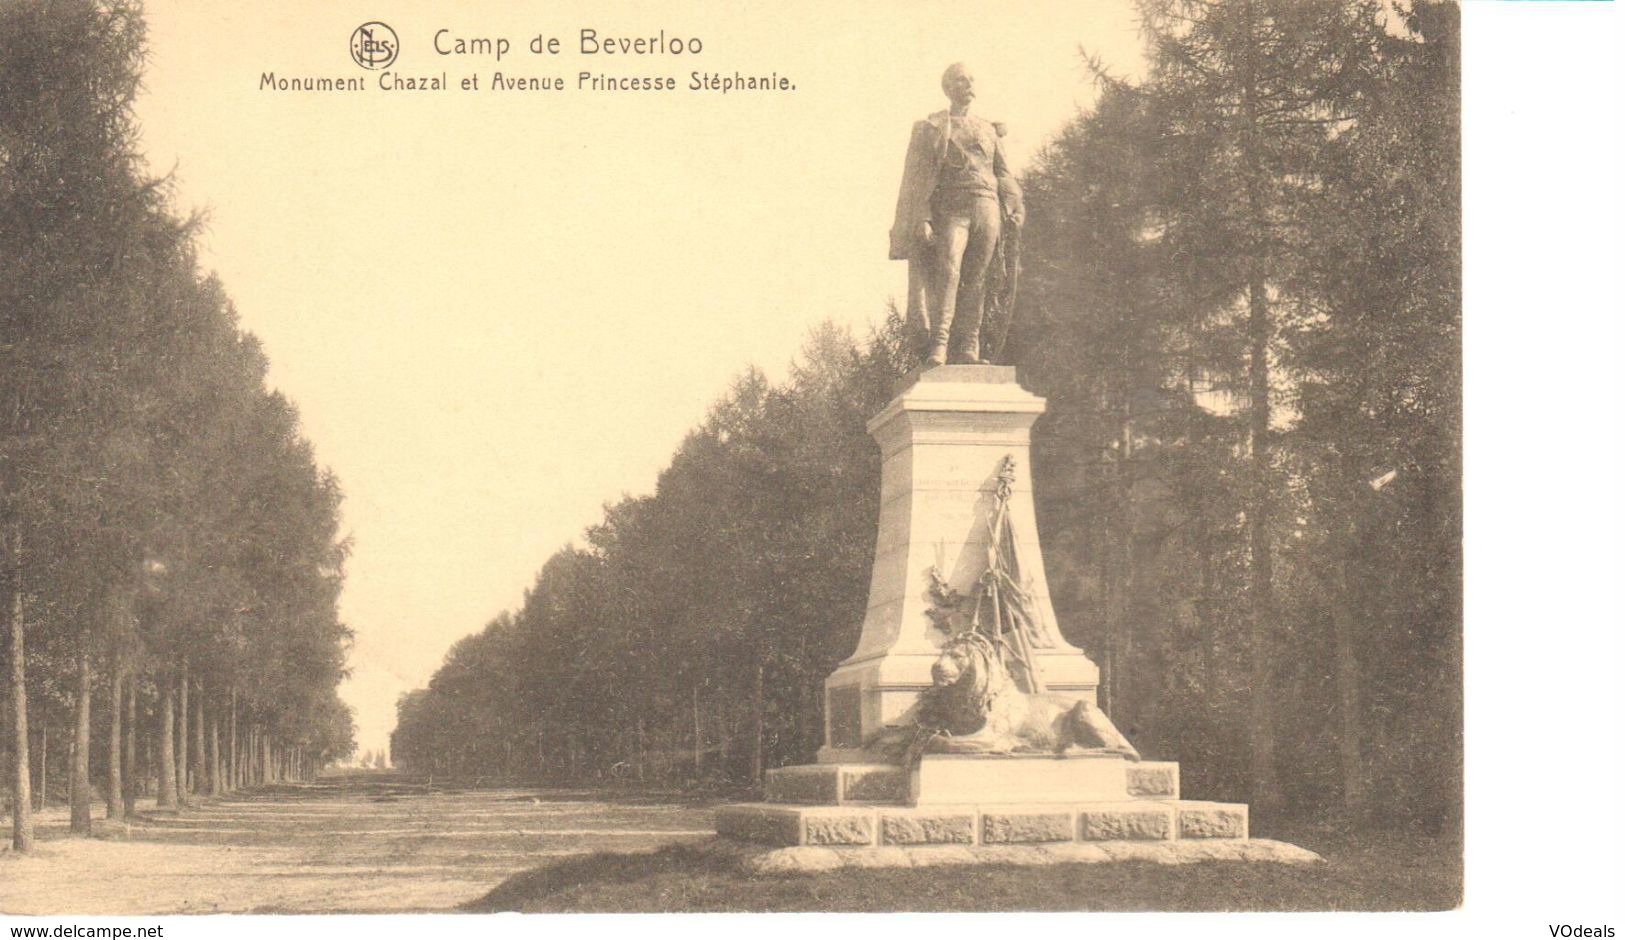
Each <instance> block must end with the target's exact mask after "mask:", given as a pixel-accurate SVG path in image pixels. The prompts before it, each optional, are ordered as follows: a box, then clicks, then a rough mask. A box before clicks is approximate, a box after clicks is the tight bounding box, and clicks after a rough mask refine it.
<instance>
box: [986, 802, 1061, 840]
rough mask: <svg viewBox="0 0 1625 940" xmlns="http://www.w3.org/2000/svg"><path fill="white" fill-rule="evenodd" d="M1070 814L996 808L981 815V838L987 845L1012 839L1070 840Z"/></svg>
mask: <svg viewBox="0 0 1625 940" xmlns="http://www.w3.org/2000/svg"><path fill="white" fill-rule="evenodd" d="M1073 825H1074V824H1073V817H1072V814H1071V813H1070V812H1067V813H1057V812H1022V811H1005V810H996V811H990V812H984V813H983V814H982V841H983V842H985V843H988V844H1001V843H1013V842H1071V841H1072V838H1073Z"/></svg>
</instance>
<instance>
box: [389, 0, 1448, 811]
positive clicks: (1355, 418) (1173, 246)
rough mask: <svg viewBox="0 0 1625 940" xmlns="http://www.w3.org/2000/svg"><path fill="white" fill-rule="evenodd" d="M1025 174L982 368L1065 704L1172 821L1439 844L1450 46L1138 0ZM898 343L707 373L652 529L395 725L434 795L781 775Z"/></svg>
mask: <svg viewBox="0 0 1625 940" xmlns="http://www.w3.org/2000/svg"><path fill="white" fill-rule="evenodd" d="M1140 12H1141V19H1142V24H1143V29H1144V34H1145V38H1146V42H1147V58H1148V62H1149V68H1148V71H1147V74H1146V77H1145V78H1144V79H1143V80H1140V81H1135V82H1130V81H1126V80H1122V79H1119V78H1116V77H1114V76H1113V75H1111V74H1110V71H1109V69H1108V68H1107V67H1106V66H1105V65H1104V64H1103V63H1100V62H1098V61H1097V60H1095V59H1093V58H1091V57H1089V56H1088V54H1087V51H1086V50H1085V51H1084V58H1085V61H1086V62H1087V63H1088V64H1089V66H1090V68H1091V70H1092V72H1093V74H1094V76H1095V79H1096V81H1097V82H1098V84H1099V88H1100V95H1099V97H1098V100H1097V102H1096V104H1095V105H1094V106H1093V107H1092V108H1091V109H1090V110H1088V111H1087V112H1084V113H1080V114H1078V115H1077V116H1076V117H1075V118H1074V119H1073V120H1072V121H1070V122H1069V123H1068V124H1067V125H1066V126H1065V127H1063V128H1062V129H1061V130H1060V131H1059V132H1058V133H1057V134H1056V135H1055V136H1054V138H1053V139H1052V141H1051V142H1050V143H1049V144H1048V145H1047V146H1046V147H1045V148H1044V149H1043V151H1042V152H1041V153H1040V155H1039V156H1038V158H1037V160H1036V161H1035V163H1034V165H1033V166H1032V167H1031V169H1030V170H1029V171H1028V172H1027V173H1026V174H1025V178H1024V188H1025V190H1026V199H1027V208H1028V224H1027V228H1026V231H1025V233H1024V245H1023V260H1024V265H1025V273H1024V281H1023V284H1022V296H1021V298H1020V301H1019V316H1018V320H1017V322H1016V325H1015V327H1014V330H1013V333H1012V336H1011V340H1010V344H1011V347H1012V348H1013V350H1014V354H1013V358H1014V360H1015V361H1016V362H1017V363H1019V365H1020V367H1021V378H1022V381H1023V383H1024V384H1025V385H1027V387H1029V388H1031V389H1032V390H1034V391H1035V392H1037V393H1039V394H1041V395H1044V396H1045V397H1046V398H1047V399H1048V401H1049V412H1048V414H1047V415H1045V416H1044V417H1043V418H1042V419H1041V420H1040V421H1039V423H1038V425H1037V426H1036V428H1035V430H1034V454H1033V461H1034V467H1033V470H1034V483H1035V487H1036V495H1037V499H1038V502H1039V512H1038V521H1039V528H1040V532H1041V537H1042V540H1043V545H1044V550H1045V561H1046V564H1047V567H1048V573H1049V582H1050V585H1051V590H1052V595H1053V599H1054V603H1055V606H1056V609H1057V613H1058V615H1059V618H1060V621H1061V623H1060V625H1061V628H1062V630H1063V631H1064V632H1065V633H1066V634H1067V636H1068V638H1069V639H1071V640H1072V641H1073V642H1075V643H1077V644H1078V645H1079V646H1081V647H1082V648H1083V649H1084V650H1085V651H1086V652H1088V653H1089V654H1090V655H1091V656H1092V657H1093V658H1094V659H1095V660H1096V661H1097V662H1098V663H1099V664H1100V666H1101V671H1102V686H1101V689H1100V699H1101V704H1102V706H1103V707H1104V708H1106V710H1107V711H1108V712H1110V714H1111V715H1112V717H1113V718H1114V720H1115V722H1116V723H1117V725H1118V726H1119V727H1120V728H1122V729H1123V731H1124V732H1125V733H1126V734H1128V735H1129V737H1130V738H1131V739H1132V740H1134V741H1135V743H1136V744H1137V745H1138V746H1139V747H1140V750H1141V751H1142V752H1144V753H1146V754H1147V755H1148V756H1152V757H1155V758H1160V759H1170V760H1179V761H1181V762H1182V770H1183V773H1184V776H1185V780H1186V788H1187V791H1188V792H1191V793H1199V794H1202V795H1204V796H1207V797H1212V798H1237V799H1246V800H1249V801H1250V802H1251V803H1252V804H1253V806H1254V807H1255V810H1256V811H1258V812H1259V813H1261V814H1266V815H1274V814H1278V813H1282V812H1287V813H1299V814H1332V815H1335V816H1337V817H1339V818H1341V819H1344V820H1347V821H1349V822H1351V823H1355V824H1359V823H1363V822H1365V821H1368V820H1369V819H1371V818H1372V817H1373V810H1374V808H1375V806H1376V800H1377V798H1378V797H1379V796H1380V798H1381V801H1382V804H1381V805H1382V808H1383V812H1382V814H1381V817H1382V818H1383V819H1385V820H1393V821H1409V822H1417V823H1422V824H1426V825H1429V826H1435V827H1438V826H1446V827H1453V826H1454V825H1456V824H1458V823H1459V819H1460V810H1461V753H1462V752H1461V513H1460V510H1461V488H1460V487H1461V463H1460V427H1461V424H1460V422H1461V399H1460V392H1461V382H1460V224H1461V223H1460V162H1459V106H1458V105H1459V75H1458V62H1459V35H1458V13H1457V10H1456V8H1455V7H1454V6H1453V5H1451V4H1447V3H1440V4H1434V3H1425V2H1417V3H1397V4H1390V3H1379V2H1367V0H1143V2H1141V4H1140ZM900 332H901V329H900V325H899V324H898V323H897V318H896V316H895V312H893V315H892V317H891V318H890V319H889V320H888V321H887V323H886V325H885V326H883V327H881V328H879V329H877V330H876V331H875V333H874V334H873V335H871V336H869V337H866V338H864V339H863V340H861V341H859V340H856V339H854V338H853V337H851V336H849V335H847V334H845V333H843V332H842V331H840V330H837V329H834V328H832V327H828V326H825V327H821V328H819V329H818V330H816V331H815V332H814V333H813V335H812V337H811V338H810V340H809V342H808V344H807V346H806V348H805V349H804V350H803V352H802V353H801V355H800V357H799V358H798V360H797V362H796V364H795V365H794V366H793V368H792V369H791V372H790V375H789V377H788V379H787V380H786V381H784V382H782V383H779V384H773V383H770V382H768V381H766V379H765V378H764V377H763V376H762V374H761V373H760V372H758V371H755V370H750V371H747V372H746V373H744V374H743V375H742V376H741V377H740V378H739V379H738V381H737V382H736V383H735V384H734V386H733V388H732V389H730V390H729V392H728V393H727V394H726V395H725V396H724V397H723V398H722V399H721V400H720V401H718V402H717V403H716V405H715V406H714V407H713V408H712V409H711V412H710V414H709V415H708V417H707V418H706V420H705V421H704V423H703V424H702V425H701V426H700V427H698V428H696V429H695V430H693V431H692V432H691V433H690V434H689V435H688V437H687V439H686V440H685V441H684V443H683V444H682V446H681V447H680V448H679V449H678V451H677V453H676V454H675V455H674V457H673V459H672V462H671V464H670V466H669V467H668V468H667V469H666V470H665V471H664V472H663V473H662V474H661V476H660V478H659V482H658V485H657V487H656V490H655V492H654V493H653V494H652V495H648V496H641V497H628V498H625V499H622V500H620V501H619V502H616V503H614V504H611V505H608V506H606V508H605V511H604V518H603V521H602V522H600V523H599V524H597V525H595V526H593V527H592V528H591V529H590V530H589V531H588V532H587V533H586V537H585V544H583V545H580V546H571V547H569V548H566V549H564V550H562V551H560V552H559V553H558V554H556V555H555V556H554V557H553V558H552V559H551V560H550V561H548V562H547V564H546V565H544V567H543V568H542V570H541V572H540V573H539V574H538V576H537V578H536V581H535V583H534V584H533V585H532V587H531V588H530V590H529V591H528V592H527V594H526V597H525V600H524V603H523V604H522V606H521V607H520V608H519V609H518V610H516V611H514V612H511V613H504V614H502V615H501V616H499V617H497V618H496V619H495V620H494V621H492V622H491V623H490V624H489V625H487V626H486V627H485V629H484V630H483V631H482V632H480V633H478V634H475V635H473V636H470V637H468V638H466V639H464V640H462V641H460V642H459V643H458V644H456V645H455V646H454V647H453V648H452V649H451V651H450V652H449V653H448V654H447V656H446V660H445V663H444V664H443V666H442V667H441V668H440V670H439V671H438V672H437V673H436V674H435V675H434V677H433V678H432V680H431V681H430V683H429V685H428V687H427V688H425V689H422V690H419V691H415V692H412V693H409V694H408V695H406V696H403V697H402V699H401V701H400V704H399V716H398V725H397V728H396V730H395V732H394V736H393V739H392V750H393V758H394V761H395V762H396V763H397V764H399V765H402V766H405V767H408V768H414V769H419V770H425V771H430V772H435V773H445V774H468V775H475V774H509V775H517V776H530V777H539V778H543V779H553V780H560V781H579V780H595V779H613V778H617V777H624V778H630V779H635V780H642V781H645V782H662V783H685V782H688V783H694V782H703V783H711V784H716V783H725V782H732V783H751V782H754V781H759V780H760V779H761V776H762V773H763V771H764V769H765V768H767V767H772V766H776V765H781V764H786V763H801V762H806V761H808V760H809V759H810V758H811V757H812V755H813V753H814V751H815V750H816V748H817V746H818V745H819V743H820V737H821V727H822V720H821V707H822V702H821V694H820V686H821V683H822V681H823V679H824V677H825V676H826V675H828V673H829V672H830V671H831V670H832V669H833V668H834V666H835V665H836V664H837V663H838V662H839V661H840V660H841V659H842V658H843V657H844V656H845V655H847V654H848V653H850V652H851V650H852V649H853V648H854V646H855V644H856V641H857V631H858V627H859V625H860V624H861V621H862V618H863V609H864V606H865V602H866V593H867V584H868V573H869V565H870V560H871V553H872V550H873V540H874V526H875V520H876V514H877V508H878V506H877V502H878V487H879V454H878V451H877V449H876V448H875V447H874V445H873V443H872V442H871V441H869V440H868V438H867V437H866V435H865V433H864V430H863V426H864V421H865V420H866V419H867V418H868V417H869V416H871V415H872V414H874V413H875V412H876V411H877V410H878V409H879V408H880V407H881V406H882V405H883V404H884V403H885V402H886V400H888V398H889V397H890V395H891V393H892V389H893V384H894V382H895V381H896V380H897V378H898V377H899V376H900V375H902V374H903V372H904V371H905V370H906V369H907V368H908V367H909V365H911V363H910V362H909V361H908V359H907V357H906V356H904V355H903V354H902V352H901V349H902V347H903V343H902V342H901V336H900Z"/></svg>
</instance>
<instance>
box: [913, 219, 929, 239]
mask: <svg viewBox="0 0 1625 940" xmlns="http://www.w3.org/2000/svg"><path fill="white" fill-rule="evenodd" d="M931 238H932V232H931V221H930V220H929V219H927V220H925V221H922V222H921V223H920V227H919V228H916V229H915V230H914V241H915V242H916V243H918V244H921V245H929V244H931Z"/></svg>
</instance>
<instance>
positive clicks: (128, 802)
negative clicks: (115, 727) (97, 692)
mask: <svg viewBox="0 0 1625 940" xmlns="http://www.w3.org/2000/svg"><path fill="white" fill-rule="evenodd" d="M124 695H125V699H124V786H123V787H122V788H121V790H120V795H121V796H123V798H124V818H126V819H128V818H130V817H131V816H134V815H135V780H136V770H135V734H136V727H135V724H136V723H135V697H136V687H135V677H134V676H132V677H131V678H130V682H129V683H128V688H127V689H126V690H125V693H124Z"/></svg>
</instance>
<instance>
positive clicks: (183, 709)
mask: <svg viewBox="0 0 1625 940" xmlns="http://www.w3.org/2000/svg"><path fill="white" fill-rule="evenodd" d="M191 684H192V683H191V682H190V681H189V680H188V679H187V677H186V660H184V659H183V660H181V678H180V682H179V683H177V685H178V686H179V688H180V691H181V701H180V707H179V711H178V713H177V717H178V721H177V727H176V733H175V793H176V796H177V799H178V800H179V802H180V803H181V805H183V806H184V805H186V804H187V803H190V802H191V799H190V798H189V797H188V795H187V794H189V793H191V792H192V787H191V784H190V781H189V780H188V771H189V770H191V765H190V764H189V763H187V760H186V757H187V754H186V749H187V735H186V722H187V717H188V716H187V704H188V703H187V688H188V687H189V686H190V685H191Z"/></svg>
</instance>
